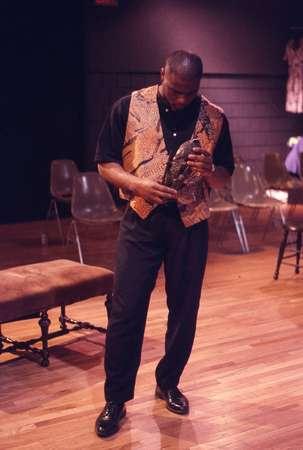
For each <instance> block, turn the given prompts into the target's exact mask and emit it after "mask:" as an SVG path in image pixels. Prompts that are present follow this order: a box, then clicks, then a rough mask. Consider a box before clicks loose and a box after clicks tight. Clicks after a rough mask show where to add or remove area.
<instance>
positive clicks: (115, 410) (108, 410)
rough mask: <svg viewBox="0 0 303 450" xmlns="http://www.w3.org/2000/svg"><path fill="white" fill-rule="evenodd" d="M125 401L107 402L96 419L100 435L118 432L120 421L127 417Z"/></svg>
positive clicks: (96, 427) (96, 428) (105, 435)
mask: <svg viewBox="0 0 303 450" xmlns="http://www.w3.org/2000/svg"><path fill="white" fill-rule="evenodd" d="M125 414H126V409H125V406H124V403H115V402H107V403H106V404H105V406H104V409H103V411H102V412H101V414H100V415H99V417H98V418H97V420H96V426H95V430H96V433H97V435H98V436H99V437H108V436H111V435H112V434H115V433H117V431H119V428H120V421H121V420H122V419H123V417H125Z"/></svg>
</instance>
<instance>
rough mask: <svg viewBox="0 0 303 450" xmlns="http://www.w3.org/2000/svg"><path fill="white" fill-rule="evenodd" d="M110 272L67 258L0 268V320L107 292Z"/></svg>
mask: <svg viewBox="0 0 303 450" xmlns="http://www.w3.org/2000/svg"><path fill="white" fill-rule="evenodd" d="M112 285H113V272H112V271H111V270H108V269H104V268H103V267H96V266H89V265H86V264H80V263H78V262H74V261H69V260H66V259H57V260H54V261H46V262H42V263H37V264H28V265H25V266H18V267H12V268H10V269H5V270H1V271H0V322H2V323H5V322H9V321H12V320H17V319H19V318H21V317H24V316H26V315H30V314H35V313H37V312H39V311H41V310H42V309H46V310H47V309H50V308H54V307H56V306H60V305H62V304H64V305H68V304H71V303H74V302H77V301H80V300H85V299H87V298H90V297H95V296H97V295H105V294H107V293H110V292H111V290H112Z"/></svg>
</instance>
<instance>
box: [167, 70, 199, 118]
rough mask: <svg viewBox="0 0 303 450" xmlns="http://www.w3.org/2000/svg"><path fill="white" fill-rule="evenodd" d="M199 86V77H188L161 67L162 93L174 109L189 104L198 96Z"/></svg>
mask: <svg viewBox="0 0 303 450" xmlns="http://www.w3.org/2000/svg"><path fill="white" fill-rule="evenodd" d="M199 87H200V79H199V78H192V79H186V78H183V77H181V76H180V75H178V74H176V73H174V72H171V71H170V70H169V68H167V67H165V69H164V68H162V69H161V86H160V94H161V95H162V96H163V97H165V98H166V100H167V101H168V103H169V105H170V107H171V109H172V110H173V111H177V110H179V109H183V108H185V107H186V106H188V105H189V104H190V103H191V102H192V101H193V99H194V98H195V97H196V96H197V93H198V91H199Z"/></svg>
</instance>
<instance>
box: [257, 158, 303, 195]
mask: <svg viewBox="0 0 303 450" xmlns="http://www.w3.org/2000/svg"><path fill="white" fill-rule="evenodd" d="M263 174H264V178H265V180H266V182H267V184H268V187H269V188H272V189H281V190H285V189H292V188H295V187H297V186H300V185H302V182H300V180H298V179H296V178H294V177H292V176H291V175H290V174H289V173H288V172H287V170H286V167H285V164H284V161H283V160H282V157H281V155H280V153H278V152H272V153H266V154H265V156H264V165H263Z"/></svg>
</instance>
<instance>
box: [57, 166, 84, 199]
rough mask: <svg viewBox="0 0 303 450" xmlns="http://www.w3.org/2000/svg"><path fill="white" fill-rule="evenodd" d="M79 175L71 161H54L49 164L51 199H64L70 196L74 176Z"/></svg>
mask: <svg viewBox="0 0 303 450" xmlns="http://www.w3.org/2000/svg"><path fill="white" fill-rule="evenodd" d="M78 173H79V170H78V167H77V165H76V163H75V162H74V161H73V160H71V159H54V160H53V161H52V162H51V176H50V191H51V194H52V196H53V197H55V198H57V199H60V198H61V199H64V198H68V197H70V198H71V196H72V192H73V180H74V176H75V175H76V174H78Z"/></svg>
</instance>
